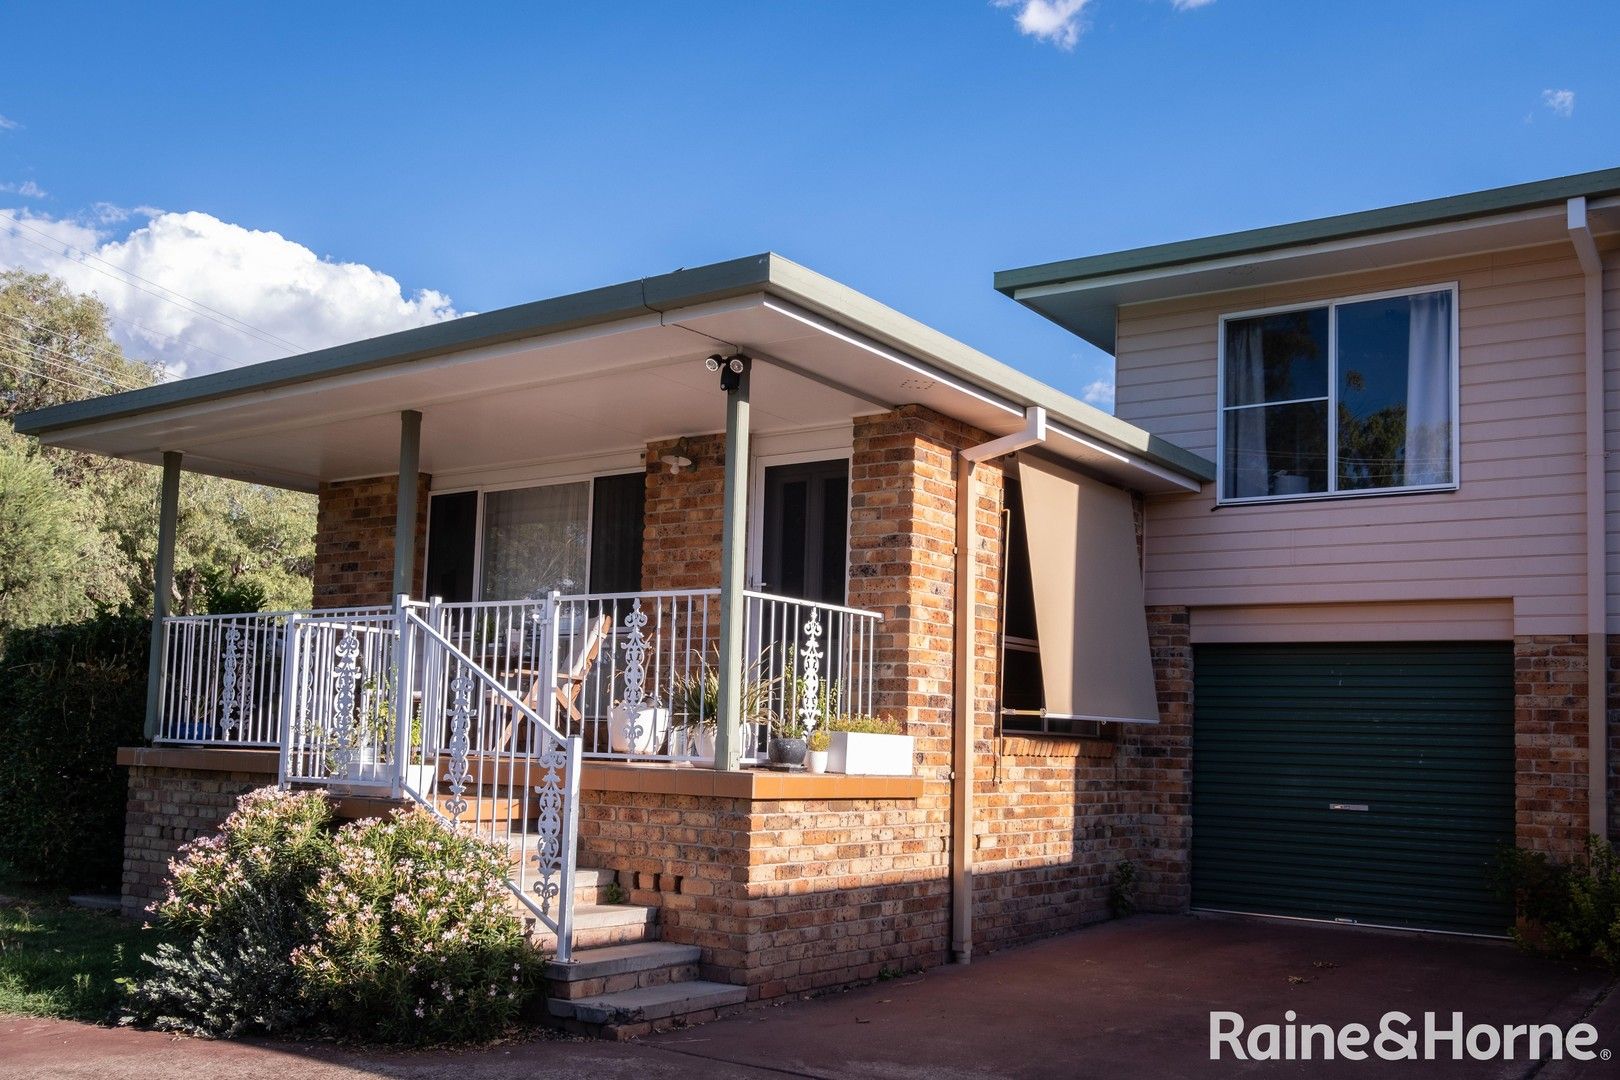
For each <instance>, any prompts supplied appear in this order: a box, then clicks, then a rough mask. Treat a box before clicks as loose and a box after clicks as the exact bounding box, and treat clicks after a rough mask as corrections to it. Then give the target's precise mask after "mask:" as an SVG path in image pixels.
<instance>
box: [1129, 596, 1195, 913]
mask: <svg viewBox="0 0 1620 1080" xmlns="http://www.w3.org/2000/svg"><path fill="white" fill-rule="evenodd" d="M1148 646H1149V647H1150V648H1151V649H1152V650H1153V675H1154V682H1155V683H1156V685H1157V688H1158V694H1159V724H1158V726H1157V727H1151V728H1147V727H1140V728H1129V729H1127V732H1126V735H1125V739H1126V742H1127V745H1128V747H1129V748H1130V751H1131V754H1132V758H1133V766H1134V772H1135V782H1134V784H1133V787H1134V789H1135V793H1136V798H1137V799H1138V800H1139V802H1138V808H1137V809H1138V815H1139V816H1138V819H1137V829H1138V847H1137V851H1136V855H1135V858H1136V860H1137V865H1138V869H1139V870H1140V874H1139V878H1138V887H1137V906H1138V907H1139V908H1140V909H1141V910H1143V911H1159V912H1181V911H1186V910H1187V907H1188V904H1189V903H1190V902H1191V900H1192V764H1193V763H1192V722H1193V684H1192V677H1193V667H1192V638H1191V620H1190V618H1189V617H1188V614H1187V609H1186V608H1180V607H1150V608H1148Z"/></svg>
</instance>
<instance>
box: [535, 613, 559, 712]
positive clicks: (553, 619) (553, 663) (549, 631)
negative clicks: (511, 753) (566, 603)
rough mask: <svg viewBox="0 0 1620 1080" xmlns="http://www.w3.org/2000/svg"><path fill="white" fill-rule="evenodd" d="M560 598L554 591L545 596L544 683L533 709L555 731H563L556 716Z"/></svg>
mask: <svg viewBox="0 0 1620 1080" xmlns="http://www.w3.org/2000/svg"><path fill="white" fill-rule="evenodd" d="M561 597H562V593H560V592H558V591H557V590H556V589H553V590H551V591H550V592H549V593H547V594H546V615H545V619H546V622H545V626H546V665H545V672H546V681H545V684H544V685H543V686H542V687H541V692H540V696H541V698H542V699H543V700H541V701H540V702H537V704H538V706H539V707H538V708H536V709H535V712H537V713H539V714H540V715H541V717H543V718H544V719H545V721H546V723H548V724H550V725H551V726H552V728H553V729H555V730H557V731H562V729H563V725H562V719H563V718H562V717H560V716H558V715H557V653H558V649H557V638H558V635H559V634H560V632H561V628H560V627H558V625H557V609H558V600H559V599H560V598H561Z"/></svg>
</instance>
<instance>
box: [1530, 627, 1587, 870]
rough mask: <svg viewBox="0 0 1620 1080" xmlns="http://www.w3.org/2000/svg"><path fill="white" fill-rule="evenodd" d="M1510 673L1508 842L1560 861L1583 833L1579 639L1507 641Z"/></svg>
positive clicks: (1582, 644)
mask: <svg viewBox="0 0 1620 1080" xmlns="http://www.w3.org/2000/svg"><path fill="white" fill-rule="evenodd" d="M1513 667H1514V695H1515V700H1514V713H1515V716H1514V739H1513V742H1514V757H1515V763H1516V773H1515V779H1514V797H1515V800H1516V804H1517V805H1516V807H1515V811H1516V813H1515V830H1514V831H1515V834H1516V839H1517V841H1518V844H1519V846H1520V847H1523V848H1529V849H1531V850H1534V851H1544V852H1547V853H1548V854H1551V855H1554V856H1556V857H1558V858H1560V859H1568V858H1571V857H1573V856H1575V855H1577V854H1579V853H1580V851H1581V850H1582V847H1583V845H1584V844H1585V842H1586V835H1587V828H1588V821H1587V815H1588V810H1587V772H1588V765H1587V761H1588V757H1587V741H1588V740H1587V708H1586V706H1587V690H1586V668H1587V663H1586V636H1585V635H1584V634H1571V635H1536V636H1534V637H1519V638H1515V639H1514V641H1513Z"/></svg>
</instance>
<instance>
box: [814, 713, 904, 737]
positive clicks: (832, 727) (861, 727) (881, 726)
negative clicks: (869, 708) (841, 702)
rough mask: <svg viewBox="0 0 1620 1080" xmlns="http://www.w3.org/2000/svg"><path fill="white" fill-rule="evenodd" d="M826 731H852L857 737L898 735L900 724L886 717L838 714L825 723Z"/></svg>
mask: <svg viewBox="0 0 1620 1080" xmlns="http://www.w3.org/2000/svg"><path fill="white" fill-rule="evenodd" d="M827 730H828V731H853V732H855V733H856V734H859V735H899V734H900V733H901V732H900V722H899V721H898V720H895V719H893V718H891V717H887V716H868V715H866V714H863V713H840V714H838V715H837V716H834V717H832V718H830V719H829V720H828V721H827Z"/></svg>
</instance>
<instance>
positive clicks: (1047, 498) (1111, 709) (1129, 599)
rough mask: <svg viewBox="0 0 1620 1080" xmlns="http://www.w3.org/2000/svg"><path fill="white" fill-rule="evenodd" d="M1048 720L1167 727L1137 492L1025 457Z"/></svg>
mask: <svg viewBox="0 0 1620 1080" xmlns="http://www.w3.org/2000/svg"><path fill="white" fill-rule="evenodd" d="M1018 475H1019V481H1020V483H1021V484H1022V487H1023V503H1024V525H1025V531H1026V534H1027V535H1028V537H1029V563H1030V576H1031V577H1032V578H1033V584H1034V586H1035V627H1036V631H1037V633H1038V634H1039V635H1040V650H1041V679H1042V681H1043V682H1044V683H1045V685H1046V715H1047V716H1048V717H1052V718H1063V719H1075V720H1101V721H1112V722H1116V723H1137V724H1140V723H1149V724H1154V723H1158V720H1159V701H1158V695H1157V694H1156V693H1155V691H1154V688H1153V658H1152V655H1151V654H1150V653H1149V651H1148V632H1147V611H1146V609H1145V608H1144V606H1143V599H1142V568H1141V564H1140V562H1138V560H1137V555H1136V524H1135V519H1134V514H1133V512H1132V508H1131V496H1130V495H1129V493H1127V492H1125V491H1123V490H1121V489H1119V488H1116V487H1110V486H1109V485H1107V484H1103V483H1099V482H1098V481H1096V480H1092V479H1089V478H1088V477H1085V476H1081V475H1080V474H1079V473H1075V472H1070V471H1069V470H1067V469H1063V468H1060V467H1059V466H1056V465H1052V464H1049V463H1047V462H1045V461H1039V460H1031V459H1029V458H1027V457H1020V459H1019V462H1018Z"/></svg>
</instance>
